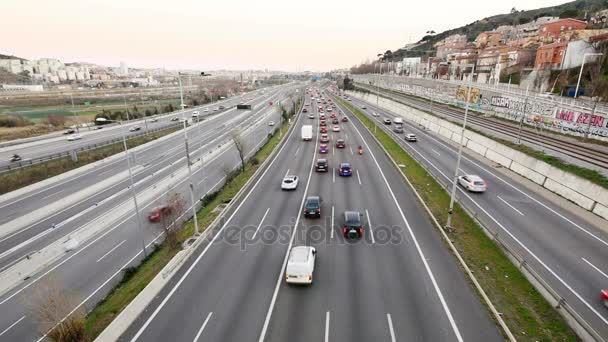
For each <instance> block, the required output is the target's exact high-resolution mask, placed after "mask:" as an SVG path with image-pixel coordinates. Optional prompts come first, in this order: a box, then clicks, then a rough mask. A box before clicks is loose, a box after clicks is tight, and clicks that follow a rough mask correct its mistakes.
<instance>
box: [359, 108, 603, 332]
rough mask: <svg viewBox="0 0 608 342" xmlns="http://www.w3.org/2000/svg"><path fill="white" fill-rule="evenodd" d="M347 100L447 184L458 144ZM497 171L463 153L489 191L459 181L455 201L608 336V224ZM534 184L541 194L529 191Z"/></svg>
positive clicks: (465, 166) (465, 164)
mask: <svg viewBox="0 0 608 342" xmlns="http://www.w3.org/2000/svg"><path fill="white" fill-rule="evenodd" d="M351 100H352V103H353V104H354V105H356V106H358V107H359V108H360V110H361V111H362V112H363V113H365V114H367V115H368V116H369V117H370V118H371V119H373V120H375V121H376V122H377V123H378V125H379V126H380V127H383V128H384V129H386V131H387V132H388V133H389V134H390V135H392V136H393V137H394V139H395V140H396V141H398V142H399V143H400V145H401V146H402V147H403V148H404V149H405V150H406V151H408V153H410V154H411V155H412V156H414V157H415V158H416V159H418V160H420V162H421V163H423V164H424V165H426V167H427V169H429V170H430V171H431V173H432V174H433V175H434V176H435V178H436V179H437V180H439V181H440V182H441V183H443V184H445V185H449V184H451V181H452V177H453V175H454V167H455V165H456V158H457V149H458V147H457V146H454V144H453V143H450V142H447V141H446V140H445V139H443V138H441V137H439V136H437V135H435V134H433V133H432V132H430V131H428V130H425V129H423V128H421V127H419V126H417V125H413V124H410V123H408V122H405V133H415V134H416V135H417V137H418V141H417V142H414V143H410V142H406V141H404V139H403V137H404V134H395V133H394V132H393V130H392V128H393V126H394V125H391V126H388V125H385V124H384V123H383V119H384V118H390V119H391V120H394V119H395V118H396V117H399V115H398V113H392V112H389V111H386V110H384V109H382V108H379V107H376V105H375V103H368V102H363V101H360V100H358V99H357V98H354V97H351ZM363 107H365V109H363ZM374 114H376V115H374ZM498 170H499V169H496V168H495V167H494V166H493V165H492V164H491V163H489V162H488V161H483V160H481V157H480V156H477V155H475V154H474V153H468V152H466V151H465V153H464V155H463V159H462V162H461V165H460V169H459V175H464V174H475V175H479V176H481V177H482V178H483V179H484V180H486V182H487V183H488V189H487V191H486V192H485V193H483V194H472V193H467V192H466V191H465V190H464V189H463V188H460V187H459V188H458V193H457V194H458V200H459V202H460V203H461V204H462V205H464V206H465V207H467V208H469V210H471V211H472V212H474V213H477V215H478V216H477V217H478V219H479V220H481V221H482V222H483V223H484V224H485V225H486V226H487V227H489V228H490V229H491V230H492V231H493V232H496V233H497V234H498V235H499V236H500V239H501V240H502V241H505V242H506V243H508V245H509V246H511V247H512V249H513V250H514V251H515V252H516V253H518V254H519V255H521V256H523V258H524V259H525V260H526V262H527V263H528V265H529V266H531V267H532V268H533V269H534V270H535V271H536V272H538V273H539V274H540V275H541V277H542V278H543V280H545V281H546V282H548V284H549V285H550V286H551V287H552V288H553V289H554V290H555V291H557V293H558V294H559V295H560V296H561V297H563V298H564V299H565V301H566V303H567V304H568V305H570V306H571V307H572V308H573V309H574V310H575V311H576V312H577V313H578V314H580V315H581V316H582V317H583V319H584V320H585V321H586V322H588V323H589V324H590V325H591V326H592V328H593V329H595V330H596V332H597V333H598V334H599V335H601V336H608V311H606V308H605V307H604V306H603V305H602V304H601V302H600V300H599V291H600V290H601V289H602V288H606V287H607V284H608V276H607V274H608V267H607V265H606V260H608V248H607V247H608V225H606V222H605V221H604V220H602V219H600V218H599V217H593V214H590V213H581V214H580V215H579V214H578V213H580V210H577V209H576V208H573V207H574V205H571V206H565V207H564V206H563V205H561V204H560V203H561V202H562V201H561V200H559V199H558V198H557V196H555V195H550V194H547V191H546V190H538V187H534V186H523V185H522V184H521V183H520V181H519V180H518V177H510V176H509V174H508V171H504V172H499V171H498ZM527 184H530V183H529V182H527ZM535 188H536V189H537V190H536V191H539V192H536V191H534V190H532V189H535ZM541 194H542V195H541ZM550 198H553V200H550ZM569 208H570V209H569Z"/></svg>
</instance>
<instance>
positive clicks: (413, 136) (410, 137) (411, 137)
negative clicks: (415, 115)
mask: <svg viewBox="0 0 608 342" xmlns="http://www.w3.org/2000/svg"><path fill="white" fill-rule="evenodd" d="M403 139H405V141H417V140H418V139H416V134H414V133H408V134H406V135H405V137H403Z"/></svg>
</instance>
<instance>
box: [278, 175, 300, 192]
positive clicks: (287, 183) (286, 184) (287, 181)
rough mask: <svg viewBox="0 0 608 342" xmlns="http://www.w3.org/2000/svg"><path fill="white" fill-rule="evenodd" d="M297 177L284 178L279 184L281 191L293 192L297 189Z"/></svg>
mask: <svg viewBox="0 0 608 342" xmlns="http://www.w3.org/2000/svg"><path fill="white" fill-rule="evenodd" d="M298 180H299V179H298V176H285V178H283V182H281V190H295V189H296V188H297V187H298Z"/></svg>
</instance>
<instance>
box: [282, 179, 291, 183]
mask: <svg viewBox="0 0 608 342" xmlns="http://www.w3.org/2000/svg"><path fill="white" fill-rule="evenodd" d="M283 182H285V183H293V179H291V178H287V179H285V180H284V181H283Z"/></svg>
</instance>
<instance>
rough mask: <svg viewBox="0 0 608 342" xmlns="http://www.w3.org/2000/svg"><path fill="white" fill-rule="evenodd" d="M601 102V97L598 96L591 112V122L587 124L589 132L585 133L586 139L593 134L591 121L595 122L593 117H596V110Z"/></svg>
mask: <svg viewBox="0 0 608 342" xmlns="http://www.w3.org/2000/svg"><path fill="white" fill-rule="evenodd" d="M599 100H600V97H599V96H596V97H595V101H593V110H592V111H591V116H590V117H589V122H588V123H587V131H585V139H588V138H589V134H591V120H593V116H594V115H595V109H596V108H597V103H598V101H599ZM579 115H580V114H579Z"/></svg>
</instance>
